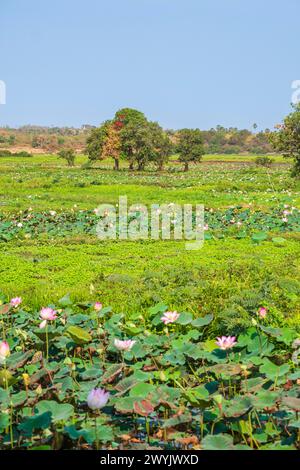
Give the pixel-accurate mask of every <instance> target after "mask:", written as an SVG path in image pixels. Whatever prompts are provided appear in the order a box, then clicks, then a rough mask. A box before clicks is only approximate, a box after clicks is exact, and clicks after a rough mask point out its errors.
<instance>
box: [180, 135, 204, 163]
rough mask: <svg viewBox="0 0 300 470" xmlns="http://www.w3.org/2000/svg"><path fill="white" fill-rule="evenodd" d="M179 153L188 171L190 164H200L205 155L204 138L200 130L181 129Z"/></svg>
mask: <svg viewBox="0 0 300 470" xmlns="http://www.w3.org/2000/svg"><path fill="white" fill-rule="evenodd" d="M177 152H178V153H179V160H180V161H181V162H184V171H188V164H189V162H199V161H200V160H201V158H202V156H203V155H204V153H205V152H204V147H203V137H202V133H201V131H200V129H181V130H180V131H179V132H178V144H177Z"/></svg>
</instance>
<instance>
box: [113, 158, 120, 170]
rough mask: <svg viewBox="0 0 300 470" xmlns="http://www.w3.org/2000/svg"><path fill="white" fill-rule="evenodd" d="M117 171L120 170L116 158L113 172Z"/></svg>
mask: <svg viewBox="0 0 300 470" xmlns="http://www.w3.org/2000/svg"><path fill="white" fill-rule="evenodd" d="M119 169H120V162H119V159H118V158H115V166H114V170H119Z"/></svg>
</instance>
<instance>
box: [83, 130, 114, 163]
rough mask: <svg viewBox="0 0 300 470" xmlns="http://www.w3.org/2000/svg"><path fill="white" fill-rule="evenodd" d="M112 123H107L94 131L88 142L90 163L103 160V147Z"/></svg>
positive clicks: (87, 149) (87, 150) (87, 148)
mask: <svg viewBox="0 0 300 470" xmlns="http://www.w3.org/2000/svg"><path fill="white" fill-rule="evenodd" d="M110 125H111V121H105V122H104V123H103V124H101V126H100V127H96V128H95V129H92V131H91V133H90V135H89V136H88V138H87V140H86V149H85V150H86V153H87V154H88V157H89V160H90V161H96V160H103V159H104V156H103V154H102V150H103V146H104V143H105V140H106V138H107V135H108V129H109V126H110Z"/></svg>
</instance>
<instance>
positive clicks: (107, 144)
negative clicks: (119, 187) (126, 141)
mask: <svg viewBox="0 0 300 470" xmlns="http://www.w3.org/2000/svg"><path fill="white" fill-rule="evenodd" d="M120 155H121V140H120V132H119V130H118V127H117V126H116V124H115V123H112V124H111V125H110V126H108V128H107V133H106V138H105V140H104V143H103V147H102V158H113V159H114V162H115V164H114V169H115V170H119V162H120Z"/></svg>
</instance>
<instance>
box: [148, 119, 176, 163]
mask: <svg viewBox="0 0 300 470" xmlns="http://www.w3.org/2000/svg"><path fill="white" fill-rule="evenodd" d="M148 126H149V129H150V133H151V145H152V147H153V148H152V151H151V154H150V156H151V159H152V160H153V162H154V163H155V164H156V166H157V169H158V171H162V170H163V167H164V165H165V164H166V163H167V161H168V159H169V156H170V154H171V152H172V147H173V146H172V142H171V140H170V139H169V136H168V134H167V133H166V132H164V131H163V129H162V127H160V125H159V124H158V123H157V122H149V124H148Z"/></svg>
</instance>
